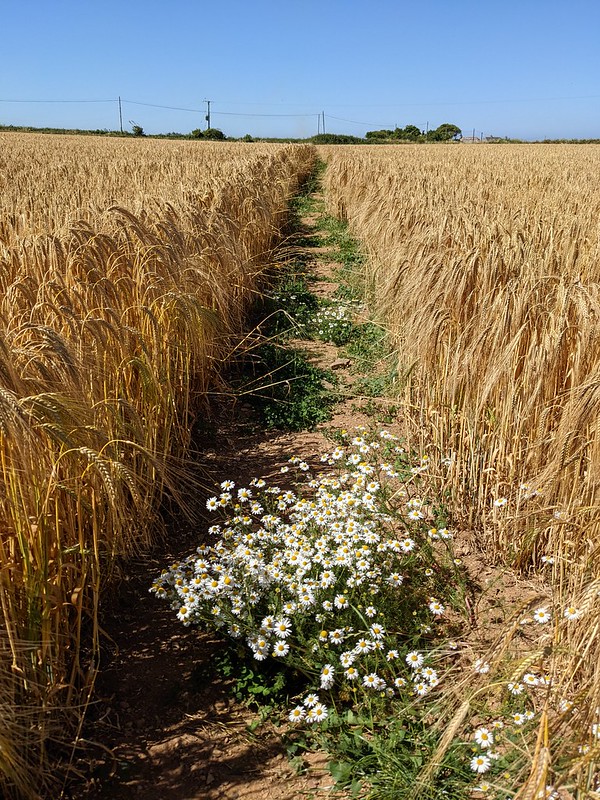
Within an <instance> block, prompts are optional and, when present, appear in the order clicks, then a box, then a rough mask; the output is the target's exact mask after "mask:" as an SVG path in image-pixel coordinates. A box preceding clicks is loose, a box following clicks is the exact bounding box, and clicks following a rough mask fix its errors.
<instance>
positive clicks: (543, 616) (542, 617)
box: [533, 608, 551, 625]
mask: <svg viewBox="0 0 600 800" xmlns="http://www.w3.org/2000/svg"><path fill="white" fill-rule="evenodd" d="M533 619H534V621H535V622H537V623H539V624H540V625H543V624H544V623H546V622H549V621H550V619H551V614H550V612H549V611H548V609H547V608H536V610H535V611H534V612H533Z"/></svg>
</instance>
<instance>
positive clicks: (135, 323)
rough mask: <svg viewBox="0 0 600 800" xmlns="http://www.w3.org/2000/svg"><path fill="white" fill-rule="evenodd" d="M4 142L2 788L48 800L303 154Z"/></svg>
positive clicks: (307, 158) (306, 167)
mask: <svg viewBox="0 0 600 800" xmlns="http://www.w3.org/2000/svg"><path fill="white" fill-rule="evenodd" d="M0 139H1V141H0V145H1V146H0V182H1V183H0V185H1V192H0V286H1V288H0V376H1V377H0V604H1V609H2V626H1V631H2V632H1V636H0V709H1V713H2V722H3V725H2V732H1V733H0V792H2V791H3V792H4V793H5V795H6V796H11V795H12V793H14V794H15V795H16V796H19V797H21V796H24V797H34V796H38V795H39V792H40V791H44V790H45V791H46V792H47V796H52V786H51V785H50V786H48V785H46V781H47V780H48V778H49V776H50V772H49V770H48V769H47V759H46V755H47V752H46V751H47V748H48V746H49V745H51V743H52V742H53V740H54V739H55V738H58V739H60V738H61V733H62V732H64V730H69V726H70V725H71V726H72V724H73V721H74V720H75V721H76V720H77V719H78V718H79V717H80V715H81V711H82V709H84V708H85V704H86V702H87V701H88V700H89V698H90V696H91V691H92V688H93V683H94V678H95V674H96V669H97V660H98V638H99V631H98V617H97V611H98V603H99V600H100V597H101V593H102V591H103V590H104V589H105V587H106V586H108V585H110V578H111V571H112V569H113V566H114V564H115V561H116V560H117V559H122V558H125V557H126V556H127V555H129V554H132V553H135V552H139V551H143V549H144V548H146V547H147V546H148V544H149V542H150V540H151V538H152V533H153V532H156V527H157V508H158V504H159V502H160V498H161V496H162V494H163V492H164V490H165V487H170V490H171V491H172V492H173V493H176V491H177V488H176V486H175V485H174V481H173V479H172V476H173V470H172V466H173V465H174V464H177V463H178V459H181V458H182V457H183V456H184V455H185V452H186V448H187V446H188V444H189V428H190V422H191V420H192V418H193V415H194V414H195V413H197V412H198V410H199V409H200V408H201V406H202V404H203V403H205V402H206V398H207V394H208V392H209V391H210V390H211V387H214V386H215V382H216V381H217V380H218V375H219V369H220V366H221V365H222V364H223V363H224V362H225V361H226V360H227V357H228V354H229V352H230V350H231V348H232V347H233V346H234V345H235V341H236V336H237V335H239V333H240V331H241V326H242V323H243V319H244V313H245V310H246V308H247V306H248V303H249V301H250V300H251V299H252V297H253V296H254V295H255V293H256V292H257V291H258V286H259V283H260V279H261V274H262V273H263V272H264V269H265V267H266V265H267V264H268V255H269V250H270V248H271V247H272V246H273V244H274V242H275V240H276V237H277V235H278V233H279V231H280V228H281V226H282V224H283V222H284V220H285V216H286V211H287V205H288V201H289V197H290V195H291V194H292V193H293V192H294V191H295V189H296V188H297V186H298V183H299V182H300V181H301V180H302V179H303V178H304V177H305V176H306V174H307V173H308V172H309V171H310V170H311V168H312V164H313V161H314V150H313V149H311V148H310V147H308V146H293V145H292V146H280V145H259V146H254V147H252V149H251V150H248V148H247V147H246V146H243V145H219V144H213V143H208V144H201V145H199V144H198V143H192V142H183V143H182V142H159V141H128V140H123V141H114V140H113V141H105V140H101V139H97V138H93V139H92V138H86V137H76V136H63V137H55V136H43V135H27V134H25V135H21V134H2V135H1V137H0ZM61 728H62V729H63V731H61Z"/></svg>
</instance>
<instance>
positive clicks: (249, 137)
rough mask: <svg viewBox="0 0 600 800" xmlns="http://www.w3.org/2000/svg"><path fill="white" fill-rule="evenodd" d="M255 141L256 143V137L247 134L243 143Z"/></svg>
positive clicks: (243, 137)
mask: <svg viewBox="0 0 600 800" xmlns="http://www.w3.org/2000/svg"><path fill="white" fill-rule="evenodd" d="M253 141H254V136H252V135H251V134H249V133H247V134H246V135H245V136H242V142H253Z"/></svg>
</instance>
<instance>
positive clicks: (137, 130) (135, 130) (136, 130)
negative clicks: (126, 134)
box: [131, 124, 145, 136]
mask: <svg viewBox="0 0 600 800" xmlns="http://www.w3.org/2000/svg"><path fill="white" fill-rule="evenodd" d="M131 132H132V134H133V135H134V136H145V133H144V129H143V128H142V126H141V125H137V124H136V125H132V126H131Z"/></svg>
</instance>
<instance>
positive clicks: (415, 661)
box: [404, 650, 423, 669]
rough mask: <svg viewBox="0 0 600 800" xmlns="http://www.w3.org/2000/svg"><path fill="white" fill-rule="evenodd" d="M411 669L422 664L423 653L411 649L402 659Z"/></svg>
mask: <svg viewBox="0 0 600 800" xmlns="http://www.w3.org/2000/svg"><path fill="white" fill-rule="evenodd" d="M404 660H405V661H406V663H407V664H408V666H409V667H410V668H411V669H418V668H419V667H420V666H421V665H422V664H423V654H422V653H419V651H418V650H412V651H411V652H410V653H408V654H407V656H406V658H405V659H404Z"/></svg>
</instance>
